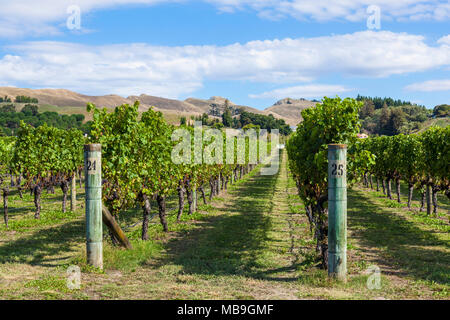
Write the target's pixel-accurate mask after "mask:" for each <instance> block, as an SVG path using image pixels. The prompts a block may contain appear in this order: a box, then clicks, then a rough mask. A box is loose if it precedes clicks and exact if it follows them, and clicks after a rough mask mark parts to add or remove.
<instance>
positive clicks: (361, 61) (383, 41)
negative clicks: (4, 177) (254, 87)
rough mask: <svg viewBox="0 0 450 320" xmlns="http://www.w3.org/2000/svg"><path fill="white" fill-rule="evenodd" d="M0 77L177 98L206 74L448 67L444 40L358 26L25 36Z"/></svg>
mask: <svg viewBox="0 0 450 320" xmlns="http://www.w3.org/2000/svg"><path fill="white" fill-rule="evenodd" d="M6 49H7V50H8V52H10V53H9V54H7V55H5V56H3V57H1V58H0V70H1V72H0V82H3V83H8V84H9V85H13V86H24V85H26V86H30V87H40V88H42V87H64V88H67V89H72V90H78V91H81V92H84V93H93V94H107V93H116V94H120V95H129V94H138V93H148V94H154V95H160V96H165V97H173V98H176V97H178V96H180V95H184V94H189V93H191V92H194V91H195V90H197V89H199V88H201V87H202V86H203V83H204V82H205V81H208V80H221V81H226V80H231V81H255V82H265V83H279V84H292V83H298V82H308V81H313V80H315V79H318V78H320V77H322V76H324V75H329V74H340V75H342V76H354V77H387V76H390V75H393V74H405V73H413V72H419V71H425V70H430V69H436V68H440V67H448V66H450V46H448V45H446V44H441V45H440V46H437V45H436V46H430V45H427V44H426V43H425V42H424V38H423V37H422V36H416V35H410V34H406V33H392V32H387V31H383V32H372V31H365V32H357V33H353V34H345V35H334V36H326V37H315V38H299V39H283V40H277V39H275V40H265V41H259V40H258V41H251V42H248V43H245V44H239V43H236V44H232V45H227V46H184V47H168V46H151V45H148V44H143V43H142V44H119V45H105V46H94V45H81V44H74V43H63V42H48V41H39V42H26V43H23V44H21V45H15V46H10V47H8V48H6Z"/></svg>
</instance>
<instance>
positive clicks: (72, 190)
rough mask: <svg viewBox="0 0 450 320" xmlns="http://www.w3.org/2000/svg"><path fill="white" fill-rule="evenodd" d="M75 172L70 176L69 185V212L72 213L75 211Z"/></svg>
mask: <svg viewBox="0 0 450 320" xmlns="http://www.w3.org/2000/svg"><path fill="white" fill-rule="evenodd" d="M76 177H77V176H76V174H75V171H74V172H73V175H72V181H71V183H70V211H72V212H74V211H75V210H76V209H77V180H76Z"/></svg>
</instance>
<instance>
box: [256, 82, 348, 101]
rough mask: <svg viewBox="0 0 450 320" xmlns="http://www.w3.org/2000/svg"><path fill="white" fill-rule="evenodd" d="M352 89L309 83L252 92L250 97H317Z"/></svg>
mask: <svg viewBox="0 0 450 320" xmlns="http://www.w3.org/2000/svg"><path fill="white" fill-rule="evenodd" d="M351 90H352V89H350V88H346V87H344V86H341V85H330V84H308V85H301V86H294V87H287V88H281V89H275V90H272V91H266V92H263V93H260V94H251V95H249V97H250V98H263V99H282V98H286V97H290V98H293V99H299V98H315V97H323V96H334V95H336V94H338V93H342V92H346V91H351Z"/></svg>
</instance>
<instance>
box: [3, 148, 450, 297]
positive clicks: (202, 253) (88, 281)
mask: <svg viewBox="0 0 450 320" xmlns="http://www.w3.org/2000/svg"><path fill="white" fill-rule="evenodd" d="M285 157H286V154H284V155H283V157H282V161H281V162H280V170H279V173H278V174H277V175H274V176H261V175H260V174H259V170H254V171H253V172H252V173H251V174H250V175H248V176H247V177H245V178H244V179H243V180H241V181H239V182H238V183H236V184H234V185H232V186H230V188H229V190H228V192H224V193H222V194H221V195H220V196H219V197H216V198H215V199H214V200H213V202H212V203H210V204H207V205H200V206H199V210H198V212H197V213H195V214H193V215H191V216H188V215H186V214H184V215H183V218H182V222H181V223H179V224H177V223H175V221H174V219H175V216H176V212H175V211H176V210H175V211H173V212H170V214H169V227H170V232H169V233H168V234H166V233H163V232H162V231H161V227H160V226H159V224H158V221H156V218H155V219H154V220H152V224H151V226H150V236H151V239H150V240H149V241H145V242H143V241H140V240H139V239H138V238H139V233H140V230H139V225H138V226H136V227H135V228H132V229H130V230H129V231H128V232H127V233H128V235H129V237H130V238H131V239H132V242H133V246H134V249H133V250H129V251H127V250H121V249H117V248H113V247H111V245H110V244H109V243H108V242H105V247H104V264H105V272H97V271H96V270H92V269H90V268H88V267H87V266H86V265H85V263H84V260H85V258H84V257H85V252H84V221H83V209H82V208H80V209H79V210H78V211H77V212H76V213H73V214H69V215H65V216H64V215H59V214H58V211H57V206H59V203H58V204H55V205H52V206H50V205H49V204H47V203H46V205H45V206H44V209H45V210H43V214H42V216H43V219H47V220H45V223H43V222H36V221H34V220H33V219H32V218H31V217H28V216H27V215H28V214H27V213H26V212H25V211H26V210H25V211H23V212H20V211H19V212H18V213H17V215H12V221H14V223H12V224H11V225H12V226H13V228H12V230H3V229H1V228H0V298H3V299H22V298H27V299H420V298H433V299H434V298H441V299H442V298H443V299H448V298H449V293H448V289H449V274H450V270H449V266H450V260H449V259H450V250H449V237H448V235H449V227H448V222H447V221H448V220H447V221H445V219H444V220H443V219H440V220H438V219H433V218H429V217H426V216H423V215H421V214H418V213H410V212H408V211H406V210H404V209H402V208H400V207H399V205H398V204H396V203H395V202H393V201H390V200H386V199H384V198H383V197H382V194H380V193H377V192H373V191H368V190H366V189H362V188H360V187H356V188H354V189H353V190H349V193H348V196H349V202H348V203H349V208H348V229H349V245H348V257H349V258H348V261H349V263H348V265H349V281H348V282H347V283H337V282H334V281H332V280H330V279H329V278H328V277H327V274H326V272H325V271H323V270H320V269H318V268H317V265H318V262H317V260H316V258H315V251H314V241H313V240H312V236H311V233H310V230H309V226H308V223H307V219H306V216H305V214H304V211H303V206H302V204H301V202H300V200H299V198H298V196H297V195H296V187H295V183H294V181H293V180H292V178H290V176H289V172H288V168H287V161H286V158H285ZM45 197H47V198H49V199H47V200H48V201H50V200H51V199H50V198H52V197H55V196H54V195H53V196H52V195H46V196H45ZM13 200H14V201H16V202H17V201H18V200H17V199H13ZM26 200H28V199H26ZM11 207H12V206H11ZM22 207H24V205H23V204H22ZM168 207H170V208H171V207H173V203H169V205H168ZM444 208H445V206H444ZM46 217H47V218H46ZM139 218H140V214H139V212H138V211H137V212H130V213H129V214H127V216H126V218H124V220H123V221H122V222H123V223H125V224H126V225H130V224H132V223H135V222H136V221H138V220H139ZM70 264H78V265H80V266H81V267H82V272H83V273H82V279H81V280H82V282H81V283H82V285H81V289H80V290H73V291H72V290H69V289H67V287H66V268H67V266H68V265H70ZM370 265H377V266H378V267H380V269H381V279H382V288H381V289H379V290H369V289H368V288H367V286H366V281H367V278H368V276H369V275H367V274H366V273H365V271H366V269H367V268H368V266H370Z"/></svg>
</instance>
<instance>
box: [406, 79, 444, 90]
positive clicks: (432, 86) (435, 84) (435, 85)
mask: <svg viewBox="0 0 450 320" xmlns="http://www.w3.org/2000/svg"><path fill="white" fill-rule="evenodd" d="M405 89H406V90H408V91H423V92H434V91H449V92H450V79H441V80H428V81H424V82H416V83H413V84H410V85H408V86H406V87H405Z"/></svg>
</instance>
